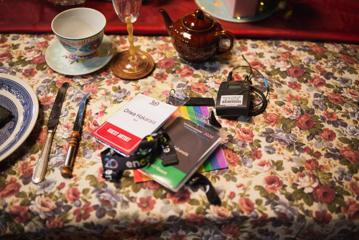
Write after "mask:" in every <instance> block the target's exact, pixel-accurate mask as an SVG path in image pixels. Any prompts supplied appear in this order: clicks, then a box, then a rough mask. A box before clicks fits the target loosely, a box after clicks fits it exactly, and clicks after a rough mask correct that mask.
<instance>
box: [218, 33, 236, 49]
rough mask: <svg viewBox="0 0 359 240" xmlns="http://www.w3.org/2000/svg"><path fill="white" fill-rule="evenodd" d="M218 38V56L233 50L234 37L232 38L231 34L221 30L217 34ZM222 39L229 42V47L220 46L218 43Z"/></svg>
mask: <svg viewBox="0 0 359 240" xmlns="http://www.w3.org/2000/svg"><path fill="white" fill-rule="evenodd" d="M218 37H219V40H218V47H217V53H218V54H222V53H225V52H228V51H230V50H231V49H232V48H233V42H234V37H233V35H232V34H231V33H229V32H226V31H224V30H222V31H220V32H219V33H218ZM222 39H229V41H230V44H229V47H227V48H223V47H221V46H220V42H221V40H222Z"/></svg>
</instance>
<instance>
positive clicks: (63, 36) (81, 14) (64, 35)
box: [51, 7, 106, 57]
mask: <svg viewBox="0 0 359 240" xmlns="http://www.w3.org/2000/svg"><path fill="white" fill-rule="evenodd" d="M105 26H106V18H105V16H104V15H103V14H102V13H101V12H99V11H97V10H95V9H92V8H83V7H80V8H72V9H69V10H66V11H63V12H61V13H59V14H58V15H56V16H55V18H54V19H53V20H52V22H51V29H52V31H53V32H54V33H55V35H56V37H57V38H58V40H59V41H60V43H61V44H62V46H63V47H64V48H65V49H66V50H67V51H68V52H69V53H71V54H73V55H76V56H79V57H82V56H87V55H90V54H93V53H95V52H96V50H97V48H98V47H99V46H100V45H101V43H102V39H103V35H104V29H105Z"/></svg>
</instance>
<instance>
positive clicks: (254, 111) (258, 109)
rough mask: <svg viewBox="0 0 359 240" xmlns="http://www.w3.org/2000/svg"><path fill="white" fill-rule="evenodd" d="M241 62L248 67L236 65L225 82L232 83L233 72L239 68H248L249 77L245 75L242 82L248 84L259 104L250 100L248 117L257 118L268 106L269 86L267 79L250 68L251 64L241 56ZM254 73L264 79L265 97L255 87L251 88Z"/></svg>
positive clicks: (256, 70)
mask: <svg viewBox="0 0 359 240" xmlns="http://www.w3.org/2000/svg"><path fill="white" fill-rule="evenodd" d="M242 58H243V60H244V61H245V62H246V63H247V64H248V65H238V66H235V67H234V68H233V69H232V71H230V72H229V74H228V76H227V81H232V80H233V71H234V70H236V69H238V68H241V67H246V68H249V71H250V72H249V75H245V77H244V80H245V81H247V82H248V83H249V84H250V93H251V94H252V95H253V94H255V95H257V96H258V97H259V99H260V102H259V103H258V104H254V103H253V101H254V99H252V100H253V101H252V104H251V110H250V116H257V115H259V114H261V113H263V112H264V111H265V109H266V107H267V105H268V101H269V91H270V88H269V84H268V80H267V78H266V77H265V76H264V75H263V74H262V73H261V72H260V71H259V70H258V69H256V68H254V67H252V66H251V64H250V63H249V62H248V61H247V59H246V58H245V57H244V56H243V55H242ZM254 72H256V73H258V74H259V75H260V76H261V77H262V78H263V79H264V85H265V87H266V95H264V93H263V92H262V91H261V90H259V89H258V88H256V87H253V86H252V78H253V76H254Z"/></svg>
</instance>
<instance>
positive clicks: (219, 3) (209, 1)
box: [195, 0, 276, 23]
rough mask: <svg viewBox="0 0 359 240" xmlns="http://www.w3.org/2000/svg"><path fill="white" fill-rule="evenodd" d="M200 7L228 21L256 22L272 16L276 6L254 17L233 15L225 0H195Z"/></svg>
mask: <svg viewBox="0 0 359 240" xmlns="http://www.w3.org/2000/svg"><path fill="white" fill-rule="evenodd" d="M195 2H196V4H197V5H198V7H200V8H201V9H202V10H203V11H205V12H206V13H208V14H209V15H211V16H213V17H215V18H218V19H221V20H224V21H228V22H236V23H244V22H255V21H259V20H262V19H265V18H267V17H269V16H271V15H272V14H273V13H274V12H275V11H276V8H273V9H268V10H266V11H264V12H262V13H259V14H257V15H255V16H253V17H241V18H236V17H233V16H231V14H230V11H229V10H228V9H227V6H226V4H225V3H224V0H195Z"/></svg>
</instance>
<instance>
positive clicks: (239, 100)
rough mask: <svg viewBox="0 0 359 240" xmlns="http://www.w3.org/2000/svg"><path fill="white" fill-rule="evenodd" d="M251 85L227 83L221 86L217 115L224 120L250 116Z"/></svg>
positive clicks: (217, 100)
mask: <svg viewBox="0 0 359 240" xmlns="http://www.w3.org/2000/svg"><path fill="white" fill-rule="evenodd" d="M250 88H251V86H250V84H249V83H248V82H246V81H226V82H222V83H221V85H220V86H219V89H218V93H217V99H216V107H215V108H216V113H217V115H218V116H221V117H224V118H238V117H239V116H249V115H250V104H251V100H250Z"/></svg>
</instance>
